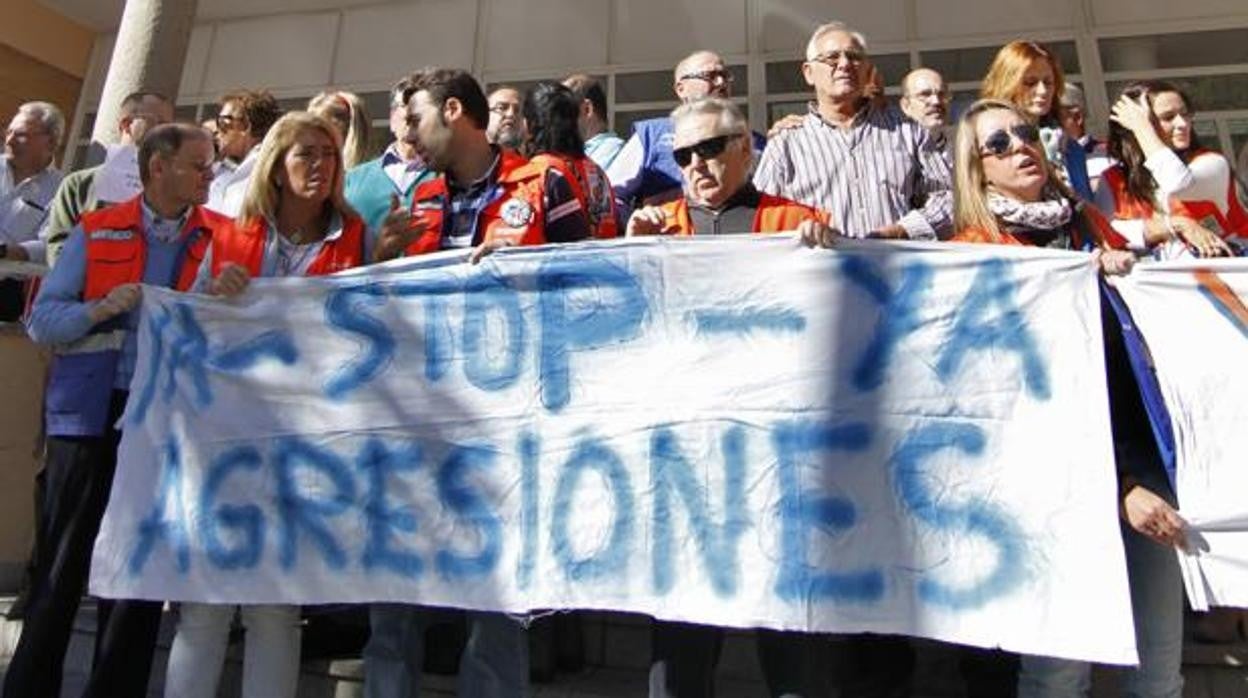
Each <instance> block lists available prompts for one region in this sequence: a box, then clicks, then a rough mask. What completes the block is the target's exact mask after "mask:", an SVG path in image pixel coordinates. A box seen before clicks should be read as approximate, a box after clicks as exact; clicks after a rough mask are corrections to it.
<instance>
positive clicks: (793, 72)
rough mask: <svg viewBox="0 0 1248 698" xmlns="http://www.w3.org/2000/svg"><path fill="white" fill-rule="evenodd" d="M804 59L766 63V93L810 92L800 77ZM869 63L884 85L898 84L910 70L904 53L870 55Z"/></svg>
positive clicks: (803, 79) (907, 57)
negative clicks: (881, 76) (880, 76)
mask: <svg viewBox="0 0 1248 698" xmlns="http://www.w3.org/2000/svg"><path fill="white" fill-rule="evenodd" d="M802 63H804V61H778V62H776V63H768V64H767V66H766V68H765V71H766V75H767V94H771V95H777V94H791V93H794V92H810V91H811V88H810V85H807V84H806V79H805V78H804V77H802ZM871 63H872V64H873V65H874V66H875V67H876V69H877V70H879V71H880V73H882V74H883V75H884V84H885V85H886V86H892V85H900V84H901V79H902V78H904V77H905V76H906V73H908V72H910V55H909V54H906V53H890V54H885V55H881V56H871Z"/></svg>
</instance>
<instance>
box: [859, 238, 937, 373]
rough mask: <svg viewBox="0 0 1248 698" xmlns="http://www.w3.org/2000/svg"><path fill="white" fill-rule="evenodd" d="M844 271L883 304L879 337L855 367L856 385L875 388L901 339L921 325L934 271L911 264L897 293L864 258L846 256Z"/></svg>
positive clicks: (873, 340) (873, 338) (917, 264)
mask: <svg viewBox="0 0 1248 698" xmlns="http://www.w3.org/2000/svg"><path fill="white" fill-rule="evenodd" d="M841 270H842V271H844V272H845V276H846V277H848V278H849V280H850V281H851V282H853V283H854V284H857V285H858V286H860V287H861V288H862V289H863V290H864V291H866V293H867V295H868V296H870V297H871V298H872V299H873V300H875V302H876V303H877V304H879V306H880V318H879V320H877V321H876V323H875V336H874V337H872V339H871V343H870V344H869V345H867V348H866V350H865V351H864V352H863V353H862V358H861V359H859V360H858V363H857V364H855V366H854V387H855V388H858V389H859V390H874V389H876V388H878V387H880V385H881V384H882V383H883V382H884V373H885V368H887V366H888V362H889V360H890V359H892V358H893V353H894V352H895V351H896V349H897V345H898V344H899V343H900V342H901V338H902V337H905V336H906V335H908V334H910V333H911V332H914V331H915V330H916V329H918V328H919V310H920V309H921V308H922V305H923V292H924V291H926V290H927V287H928V285H929V284H930V283H931V281H932V270H931V267H929V266H927V265H926V264H921V263H918V262H916V263H913V264H909V265H907V266H906V267H905V268H904V269H902V271H901V287H900V288H899V289H897V292H896V293H894V292H893V290H892V289H891V288H889V286H888V282H887V281H885V280H884V278H883V277H882V276H881V275H880V273H879V272H878V271H877V270H876V269H874V268H873V267H872V266H871V264H870V263H869V262H867V261H866V260H865V259H863V258H861V257H856V256H853V255H850V256H847V257H845V259H844V262H843V263H842V265H841Z"/></svg>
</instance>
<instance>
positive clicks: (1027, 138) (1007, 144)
mask: <svg viewBox="0 0 1248 698" xmlns="http://www.w3.org/2000/svg"><path fill="white" fill-rule="evenodd" d="M1010 134H1014V138H1017V139H1018V140H1019V142H1020V143H1022V144H1023V145H1035V144H1037V143H1039V142H1040V129H1038V128H1036V127H1035V126H1033V125H1031V124H1015V125H1013V126H1011V127H1010V128H1009V130H1008V131H1007V130H1006V129H997V130H996V131H993V132H992V133H990V134H988V137H987V138H985V139H984V144H983V145H982V146H980V153H979V154H980V155H981V156H982V155H995V156H997V157H1001V156H1003V155H1006V154H1008V153H1009V152H1010V151H1011V150H1012V147H1011V146H1012V145H1013V138H1011V137H1010Z"/></svg>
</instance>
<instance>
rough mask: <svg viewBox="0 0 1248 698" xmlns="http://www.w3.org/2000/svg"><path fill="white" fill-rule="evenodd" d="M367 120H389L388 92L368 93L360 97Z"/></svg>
mask: <svg viewBox="0 0 1248 698" xmlns="http://www.w3.org/2000/svg"><path fill="white" fill-rule="evenodd" d="M360 99H362V100H364V110H365V111H367V112H368V118H369V119H386V120H389V119H390V92H389V90H387V91H385V92H369V93H368V94H362V95H360Z"/></svg>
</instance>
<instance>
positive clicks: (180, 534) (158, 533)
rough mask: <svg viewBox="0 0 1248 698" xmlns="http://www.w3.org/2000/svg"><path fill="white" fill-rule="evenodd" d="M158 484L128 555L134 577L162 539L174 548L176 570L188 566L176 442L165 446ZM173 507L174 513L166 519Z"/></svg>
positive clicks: (180, 459)
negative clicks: (155, 495) (158, 493)
mask: <svg viewBox="0 0 1248 698" xmlns="http://www.w3.org/2000/svg"><path fill="white" fill-rule="evenodd" d="M164 471H165V472H164V474H163V475H162V477H161V483H160V498H159V499H157V500H156V506H155V507H152V511H151V513H150V514H148V515H147V516H146V517H145V518H144V519H143V520H142V521H140V522H139V531H138V538H139V542H138V545H136V546H134V552H132V553H131V554H130V574H134V575H137V574H138V573H140V572H142V571H143V565H145V564H147V558H148V557H149V556H150V555H151V554H152V549H153V548H155V547H156V543H157V542H159V541H160V540H161V539H162V538H163V539H167V540H168V543H169V547H170V548H172V549H173V553H174V556H175V560H176V561H177V566H178V571H179V572H186V571H187V570H188V569H190V567H191V551H190V548H189V547H188V545H187V540H186V512H185V511H184V510H183V508H182V497H181V490H182V452H181V449H180V448H179V447H178V443H177V442H176V441H170V442H169V443H168V444H167V445H166V446H165V467H164ZM170 507H172V509H173V511H172V513H171V514H170V515H168V516H166V512H167V511H168V510H169V509H170Z"/></svg>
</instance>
